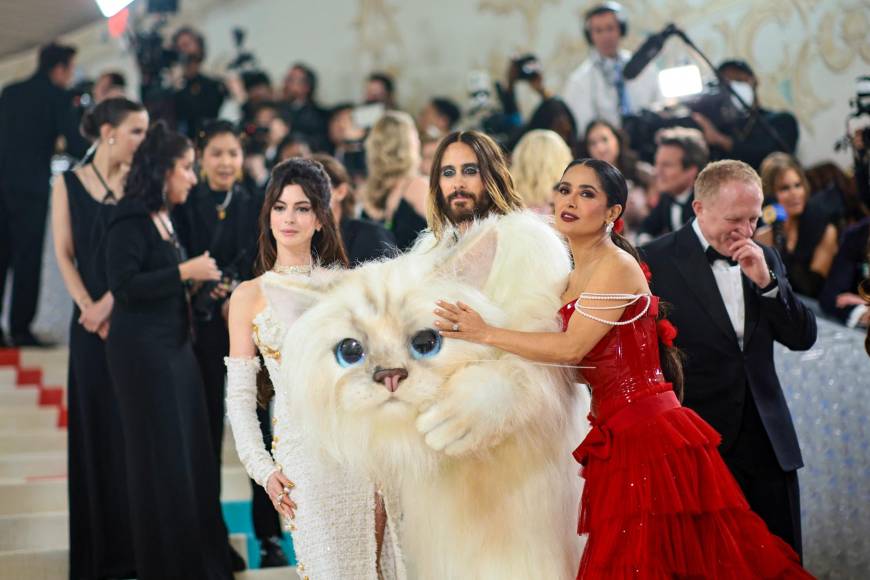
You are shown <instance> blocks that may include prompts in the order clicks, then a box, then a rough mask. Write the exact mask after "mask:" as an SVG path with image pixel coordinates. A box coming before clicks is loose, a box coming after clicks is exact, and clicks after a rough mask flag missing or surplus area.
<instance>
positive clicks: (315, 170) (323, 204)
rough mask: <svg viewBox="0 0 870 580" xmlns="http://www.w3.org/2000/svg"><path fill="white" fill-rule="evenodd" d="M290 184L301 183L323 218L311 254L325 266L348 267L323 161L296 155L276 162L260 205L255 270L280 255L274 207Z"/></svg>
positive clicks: (269, 265)
mask: <svg viewBox="0 0 870 580" xmlns="http://www.w3.org/2000/svg"><path fill="white" fill-rule="evenodd" d="M288 185H298V186H299V187H301V188H302V191H303V192H304V193H305V197H307V198H308V201H310V202H311V209H312V210H313V211H314V215H315V216H316V217H317V220H318V221H319V222H320V225H321V229H320V231H318V232H315V234H314V237H313V238H312V239H311V258H312V260H313V261H314V262H315V263H319V264H321V265H323V266H333V265H340V266H343V267H347V265H348V261H347V255H346V254H345V252H344V247H343V246H342V243H341V235H340V234H339V232H338V228H337V227H336V224H335V219H334V218H333V215H332V210H331V209H330V206H329V200H330V196H331V189H330V185H329V175H327V173H326V171H324V169H323V165H321V164H320V163H318V162H316V161H312V160H310V159H301V158H298V157H293V158H291V159H288V160H286V161H283V162H281V163H279V164H278V165H276V166H275V167H274V169H272V177H271V178H270V179H269V185H268V186H267V187H266V199H265V200H264V201H263V207H262V208H261V209H260V219H259V225H260V237H259V240H258V249H257V262H256V264H255V265H254V273H255V274H257V275H260V274H262V273H264V272H268V271H269V270H271V269H272V268H273V267H274V266H275V260H276V259H277V258H278V245H277V243H276V241H275V236H274V235H272V228H271V219H270V218H271V215H272V208H273V207H274V206H275V204H276V203H277V202H278V198H280V197H281V192H282V191H283V190H284V188H285V187H287V186H288Z"/></svg>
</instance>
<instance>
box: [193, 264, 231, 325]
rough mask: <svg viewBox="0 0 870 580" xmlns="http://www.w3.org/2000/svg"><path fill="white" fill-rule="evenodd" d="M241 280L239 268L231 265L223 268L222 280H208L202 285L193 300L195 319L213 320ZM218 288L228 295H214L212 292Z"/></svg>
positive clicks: (200, 320) (198, 320)
mask: <svg viewBox="0 0 870 580" xmlns="http://www.w3.org/2000/svg"><path fill="white" fill-rule="evenodd" d="M241 281H242V280H241V276H240V275H239V270H238V268H237V267H235V266H233V265H230V266H227V267H226V268H224V269H223V272H222V275H221V279H220V280H218V281H212V282H206V283H205V284H203V285H202V286H200V288H199V290H198V291H197V293H196V294H194V296H193V300H192V301H191V308H192V310H193V319H194V320H195V321H197V322H211V320H212V319H213V318H214V315H215V313H216V312H217V311H218V310H219V308H220V306H221V305H222V304H223V303H224V302H226V300H227V298H228V297H229V293H230V292H232V291H233V289H234V288H235V287H236V286H238V285H239V284H240V283H241ZM218 288H220V289H222V290H225V291H226V292H227V296H223V297H218V296H214V295H213V294H212V293H213V292H214V291H215V290H216V289H218Z"/></svg>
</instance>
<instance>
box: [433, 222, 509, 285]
mask: <svg viewBox="0 0 870 580" xmlns="http://www.w3.org/2000/svg"><path fill="white" fill-rule="evenodd" d="M481 229H482V230H483V231H478V232H473V231H472V232H467V233H466V234H465V237H464V239H463V240H461V241H460V242H459V244H457V245H456V246H455V247H454V249H453V252H452V253H451V254H450V255H449V256H448V257H447V260H446V262H445V264H444V265H443V266H442V267H441V268H439V270H440V271H441V272H442V273H448V274H451V275H453V276H455V277H456V278H458V279H459V280H460V281H462V282H464V283H466V284H468V285H469V286H472V287H473V288H477V289H478V290H482V289H483V287H484V286H485V285H486V281H487V280H488V279H489V274H490V272H491V271H492V265H493V262H494V261H495V254H496V251H497V250H498V231H497V230H496V228H495V227H486V228H481Z"/></svg>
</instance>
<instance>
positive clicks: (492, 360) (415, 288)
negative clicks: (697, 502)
mask: <svg viewBox="0 0 870 580" xmlns="http://www.w3.org/2000/svg"><path fill="white" fill-rule="evenodd" d="M569 272H570V262H569V258H568V252H567V249H566V248H565V246H564V244H563V242H562V241H561V240H560V239H559V238H558V236H557V235H556V234H555V232H553V231H552V229H551V228H550V227H549V226H548V225H547V224H545V223H544V222H543V221H542V220H541V219H540V218H538V217H537V216H534V215H532V214H530V213H526V212H522V213H515V214H511V215H508V216H504V217H492V218H488V219H487V220H484V221H483V222H481V223H479V224H476V225H474V226H473V227H472V228H470V229H469V231H468V232H466V233H465V234H464V235H463V236H461V237H460V236H458V235H456V233H455V232H452V231H448V232H446V233H445V236H444V239H443V240H442V241H441V242H438V243H436V242H435V241H434V240H431V239H429V240H423V241H422V242H421V243H419V244H418V245H417V246H416V247H415V249H414V250H413V251H411V252H409V253H408V254H405V255H402V256H400V257H398V258H396V259H394V260H391V261H388V262H381V263H373V264H368V265H365V266H363V267H361V268H358V269H356V270H352V271H344V272H335V271H321V272H318V273H315V274H314V275H313V276H312V278H311V279H310V280H305V281H300V280H284V279H282V280H275V284H276V285H277V286H278V287H277V288H275V289H274V291H273V290H268V289H267V290H266V291H267V293H270V294H273V295H274V297H275V298H273V303H275V304H276V305H277V304H278V303H279V302H280V303H281V306H277V308H278V310H279V316H281V318H282V319H283V320H287V321H295V322H294V323H293V324H292V326H290V329H289V331H288V333H287V336H286V338H285V341H284V345H283V348H282V350H281V352H282V358H283V361H284V362H283V363H282V367H281V382H282V384H283V385H284V388H285V389H286V390H287V395H288V396H287V399H286V400H285V402H284V403H283V404H285V405H286V406H285V407H284V408H283V409H281V410H280V411H279V412H280V413H282V414H286V420H287V422H288V424H292V425H294V427H296V428H302V429H303V430H304V431H305V432H307V433H316V434H317V435H316V439H317V440H318V441H319V442H320V443H321V444H322V445H323V446H324V448H325V449H326V450H327V451H328V452H329V453H330V454H331V455H332V456H334V457H335V458H336V459H337V460H339V461H340V462H342V463H343V464H345V465H347V466H349V467H350V468H352V469H353V470H356V471H357V472H359V473H364V474H366V475H368V476H369V477H371V478H372V479H374V480H375V481H377V482H379V484H380V486H381V487H382V489H384V490H385V492H387V495H388V497H391V498H393V499H394V500H395V501H396V502H397V505H398V507H396V506H395V505H391V507H392V508H393V509H392V514H393V515H394V516H398V515H399V514H398V513H397V512H399V509H400V513H401V517H400V518H399V521H400V525H399V528H398V532H399V536H400V542H401V545H402V550H403V552H404V554H405V557H406V563H407V567H408V574H409V577H411V578H419V579H421V580H447V579H457V580H458V579H466V578H475V579H482V580H489V579H492V580H496V579H498V580H503V579H506V578H546V579H561V578H573V577H574V575H575V574H576V570H577V565H578V563H579V560H580V550H581V543H580V540H579V538H578V537H577V535H576V529H577V513H578V504H579V496H580V479H579V477H578V475H577V465H576V463H575V462H574V459H573V457H572V456H571V450H572V449H573V448H574V447H575V446H576V445H577V444H578V442H579V441H581V439H582V437H583V432H582V431H583V427H581V425H585V423H584V422H583V418H584V417H585V415H586V412H587V410H588V404H587V403H588V401H587V400H586V399H585V398H584V397H583V396H582V395H581V394H580V392H579V391H578V390H577V389H576V387H575V386H574V385H573V383H572V381H571V380H570V379H569V373H567V372H565V371H563V370H562V369H558V368H554V367H550V366H544V365H536V364H533V363H529V362H527V361H524V360H522V359H520V358H518V357H515V356H513V355H508V354H505V353H504V352H502V351H498V350H497V349H494V348H490V347H486V346H481V345H475V344H471V343H467V342H464V341H458V340H444V341H443V343H442V344H440V349H439V350H437V351H436V352H435V354H434V355H431V356H427V357H420V356H418V354H417V353H415V352H414V351H413V346H412V343H413V340H412V339H413V338H414V337H415V336H419V333H425V332H427V331H426V329H431V328H433V322H434V318H435V317H434V314H433V309H434V308H435V301H436V300H437V299H447V300H450V301H455V300H462V301H463V302H466V303H467V304H469V305H471V306H472V307H473V308H475V309H476V310H478V311H479V312H481V314H482V315H483V316H484V317H485V318H486V319H487V320H488V321H490V322H492V323H494V324H497V325H500V326H508V327H511V328H516V329H521V330H529V331H555V330H558V328H559V321H558V319H557V312H558V310H559V308H560V306H561V304H560V299H559V298H560V295H561V293H562V291H563V290H564V288H565V284H566V281H567V277H568V274H569ZM345 339H353V340H356V341H358V342H359V343H360V344H361V345H362V347H363V348H364V350H365V356H364V358H363V359H361V360H359V361H358V362H356V363H354V364H352V365H342V364H339V358H338V357H337V355H336V346H337V345H339V344H340V343H341V342H342V341H343V340H345ZM392 368H401V369H405V370H407V372H408V376H407V378H406V379H405V380H403V381H402V382H400V383H399V386H398V388H397V389H396V390H395V392H391V391H390V390H389V389H387V388H385V386H384V385H382V384H380V383H379V382H376V381H375V380H373V374H374V373H375V372H376V371H377V370H379V369H392ZM279 460H280V458H279Z"/></svg>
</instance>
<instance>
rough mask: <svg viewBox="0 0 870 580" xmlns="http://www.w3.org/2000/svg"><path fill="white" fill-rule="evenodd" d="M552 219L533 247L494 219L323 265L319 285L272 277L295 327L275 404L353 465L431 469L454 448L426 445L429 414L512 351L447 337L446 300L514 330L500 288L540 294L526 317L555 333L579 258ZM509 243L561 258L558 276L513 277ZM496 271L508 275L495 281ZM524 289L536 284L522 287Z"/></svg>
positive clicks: (532, 254) (268, 287) (524, 259)
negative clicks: (467, 374) (392, 250)
mask: <svg viewBox="0 0 870 580" xmlns="http://www.w3.org/2000/svg"><path fill="white" fill-rule="evenodd" d="M505 219H507V218H502V221H504V220H505ZM517 219H518V218H517ZM530 219H532V218H530ZM541 226H542V227H541V228H540V229H537V228H538V225H537V224H535V225H534V226H533V228H532V229H533V230H535V231H536V232H538V233H539V234H541V235H543V236H544V239H541V240H539V241H538V244H536V245H528V244H525V246H526V247H525V249H522V246H523V245H524V244H522V243H520V244H519V245H518V244H516V243H509V242H516V241H517V240H507V239H504V238H505V236H506V235H507V234H506V231H507V230H505V229H504V224H501V225H500V224H499V220H497V219H490V220H486V221H484V222H482V223H481V224H478V225H476V226H475V227H474V228H472V229H471V230H469V232H468V233H467V234H466V235H465V236H463V237H462V238H461V239H458V241H450V240H451V237H450V235H449V234H448V236H446V240H447V241H444V242H442V243H440V244H436V245H431V244H425V243H424V244H421V245H420V246H419V247H418V248H417V249H416V250H415V251H413V252H410V253H407V254H404V255H402V256H399V257H398V258H396V259H393V260H390V261H385V262H379V263H370V264H367V265H365V266H362V267H360V268H358V269H356V270H349V271H320V272H316V273H315V274H314V275H313V276H312V277H311V278H310V279H309V280H299V279H292V280H291V279H287V278H281V279H278V278H273V279H272V280H271V281H269V282H268V283H267V284H265V285H264V288H265V291H266V294H267V297H268V299H269V302H270V304H271V305H272V307H273V308H275V309H276V310H277V311H278V313H279V316H280V317H281V318H282V319H283V320H284V321H285V323H289V331H288V333H287V336H286V339H285V342H284V345H283V348H282V366H281V377H280V382H281V387H280V388H281V389H283V390H284V395H283V396H281V394H279V396H278V398H276V403H277V404H286V405H287V406H288V408H289V410H290V413H291V416H292V420H293V421H294V422H295V423H294V424H295V425H298V426H299V428H300V429H305V430H306V431H307V432H308V433H309V434H311V435H313V436H314V437H316V438H317V439H318V440H319V441H320V443H321V444H322V445H324V447H325V448H326V449H327V450H328V451H329V452H330V453H332V454H333V455H334V456H336V457H337V458H339V459H340V460H342V461H345V462H350V463H352V464H353V463H356V464H357V465H360V463H363V464H364V463H368V462H371V461H375V462H377V464H378V471H379V472H380V473H383V472H384V467H385V466H386V467H387V468H388V469H389V468H390V466H401V467H396V469H403V470H404V469H407V467H408V466H409V465H413V466H415V469H418V470H420V471H421V472H423V473H425V471H426V470H429V469H431V468H433V467H435V466H436V465H437V464H438V463H439V461H441V459H443V454H439V453H437V452H435V451H433V450H432V449H430V447H429V446H427V445H426V444H425V442H424V440H423V437H422V435H420V434H419V433H418V431H417V429H416V428H415V421H416V419H417V417H418V415H419V414H420V413H421V412H423V411H425V410H426V409H427V408H428V407H429V406H430V405H432V404H433V402H435V401H437V400H438V399H439V398H440V397H442V396H443V395H444V390H445V389H446V388H449V387H448V385H449V384H450V378H451V377H452V376H453V375H454V373H456V372H457V371H458V370H460V369H463V368H465V367H467V366H468V365H473V364H498V363H480V362H479V361H492V360H495V359H498V358H499V357H502V356H504V355H503V353H501V352H500V351H497V350H496V349H493V348H489V347H485V346H481V345H475V344H472V343H469V342H465V341H459V340H450V339H442V337H441V336H439V334H438V333H437V331H435V330H434V324H433V323H434V320H435V315H434V314H433V310H434V308H435V302H436V300H438V299H447V300H450V301H456V300H461V301H463V302H465V303H467V304H469V305H471V306H472V307H473V308H475V309H476V310H477V311H478V312H480V313H481V315H482V316H483V317H484V318H485V319H486V320H487V321H488V322H489V323H491V324H495V325H502V326H503V325H511V326H515V325H516V324H515V323H516V322H517V321H516V320H515V316H516V313H513V314H511V315H510V316H508V312H506V311H507V310H510V309H506V308H504V307H503V305H504V303H503V302H502V303H501V304H499V303H498V302H497V301H495V300H493V299H491V298H490V297H488V296H487V294H489V295H490V296H491V295H492V294H496V295H499V296H502V295H503V296H510V294H511V293H510V292H507V293H506V289H505V288H503V287H501V285H504V284H507V285H513V286H514V292H513V293H514V294H515V295H518V296H520V297H522V296H528V295H531V296H532V298H533V299H534V300H537V301H538V305H537V306H538V307H537V308H536V309H535V308H531V309H526V310H525V311H524V313H525V314H524V316H525V317H526V318H527V319H528V318H535V317H537V318H538V320H537V322H536V324H537V327H538V328H539V329H548V330H554V329H555V328H556V322H555V314H556V311H557V309H558V292H559V291H560V290H561V288H560V285H561V286H562V287H563V286H564V281H565V276H566V275H567V271H568V262H567V255H566V253H565V249H564V245H563V244H562V243H561V241H559V240H558V238H557V237H556V236H555V234H553V233H551V232H550V230H549V229H548V228H547V227H546V226H543V224H541ZM526 229H528V228H526ZM522 241H523V240H520V242H522ZM518 246H519V247H518ZM535 246H537V247H535ZM506 248H511V251H512V252H519V254H522V253H523V252H525V255H516V256H513V257H514V258H519V263H520V264H533V263H537V264H538V270H541V263H540V261H541V260H545V261H546V260H550V262H551V264H550V265H549V266H547V268H549V269H550V270H552V275H541V276H537V278H538V279H537V280H536V279H535V271H534V268H533V269H532V270H533V271H529V270H526V271H517V272H510V273H509V275H507V274H506V273H505V268H506V267H505V266H504V263H505V260H504V259H501V258H498V257H497V256H498V254H499V252H501V251H504V250H505V249H506ZM542 248H543V250H542ZM536 261H537V262H536ZM497 272H501V274H500V276H501V280H494V279H493V276H494V275H495V273H497ZM530 275H531V276H532V278H531V279H529V278H528V276H530ZM548 277H549V278H550V279H547V278H548ZM541 278H544V279H541ZM523 286H528V287H529V288H530V290H529V291H527V292H525V293H524V292H522V287H523ZM493 288H494V289H493ZM508 290H509V288H508ZM554 296H555V297H554ZM541 302H543V303H541ZM526 322H528V320H526ZM526 326H528V324H526ZM480 388H481V389H485V388H486V385H485V384H481V385H480ZM282 400H283V401H284V403H282ZM361 467H367V466H366V465H361ZM406 475H407V474H406Z"/></svg>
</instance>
